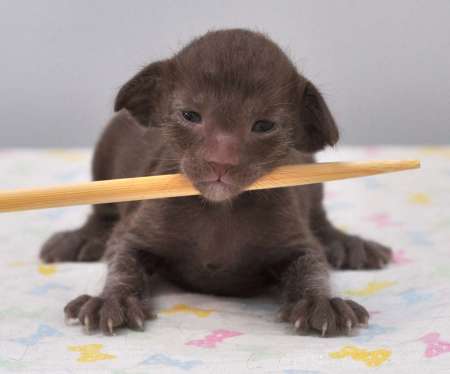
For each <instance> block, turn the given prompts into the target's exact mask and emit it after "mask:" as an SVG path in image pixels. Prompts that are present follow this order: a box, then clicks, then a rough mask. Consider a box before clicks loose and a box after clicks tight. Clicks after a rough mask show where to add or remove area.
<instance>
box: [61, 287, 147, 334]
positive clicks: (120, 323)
mask: <svg viewBox="0 0 450 374" xmlns="http://www.w3.org/2000/svg"><path fill="white" fill-rule="evenodd" d="M64 314H65V317H66V320H68V321H70V320H73V319H77V320H78V321H79V322H80V323H81V325H82V326H83V328H84V331H85V332H86V333H90V332H92V331H94V330H96V329H98V328H99V329H100V330H101V331H102V332H103V334H105V335H114V333H115V331H116V330H117V329H118V328H120V327H128V328H130V329H133V330H139V331H143V330H144V328H145V321H146V320H148V319H151V318H154V316H153V315H152V314H151V313H149V311H148V310H147V308H146V307H145V305H144V304H143V302H142V301H141V300H140V299H138V298H137V297H135V296H128V297H116V296H111V297H106V298H103V297H92V296H89V295H82V296H79V297H77V298H76V299H74V300H72V301H71V302H70V303H68V304H67V305H66V307H65V308H64Z"/></svg>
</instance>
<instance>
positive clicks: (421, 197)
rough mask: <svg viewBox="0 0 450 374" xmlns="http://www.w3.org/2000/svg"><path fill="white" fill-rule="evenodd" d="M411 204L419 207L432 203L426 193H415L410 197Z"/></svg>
mask: <svg viewBox="0 0 450 374" xmlns="http://www.w3.org/2000/svg"><path fill="white" fill-rule="evenodd" d="M408 200H409V202H410V203H412V204H417V205H428V204H430V202H431V199H430V197H429V196H428V195H427V194H425V193H415V194H412V195H411V196H410V197H409V199H408Z"/></svg>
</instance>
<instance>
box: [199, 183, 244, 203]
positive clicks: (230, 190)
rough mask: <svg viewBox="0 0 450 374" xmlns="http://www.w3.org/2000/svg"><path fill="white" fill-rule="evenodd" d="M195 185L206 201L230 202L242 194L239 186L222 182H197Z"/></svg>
mask: <svg viewBox="0 0 450 374" xmlns="http://www.w3.org/2000/svg"><path fill="white" fill-rule="evenodd" d="M194 185H195V187H196V188H197V189H198V190H199V191H200V193H201V194H202V196H203V197H204V198H205V199H206V200H209V201H211V202H217V203H220V202H223V201H229V200H231V199H232V198H233V197H236V196H237V195H239V193H240V192H241V189H240V188H239V187H238V186H235V185H232V184H229V183H225V182H222V181H213V182H197V183H194Z"/></svg>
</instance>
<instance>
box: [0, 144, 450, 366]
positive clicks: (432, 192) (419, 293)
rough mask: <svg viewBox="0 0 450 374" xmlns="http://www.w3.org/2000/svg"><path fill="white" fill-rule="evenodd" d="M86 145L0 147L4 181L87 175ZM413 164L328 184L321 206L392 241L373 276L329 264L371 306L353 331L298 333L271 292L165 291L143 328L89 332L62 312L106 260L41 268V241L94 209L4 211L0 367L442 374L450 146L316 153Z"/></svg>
mask: <svg viewBox="0 0 450 374" xmlns="http://www.w3.org/2000/svg"><path fill="white" fill-rule="evenodd" d="M90 157H91V153H90V152H88V151H86V150H40V151H37V150H14V149H12V150H0V175H1V176H2V178H1V182H0V188H3V189H10V188H19V187H31V186H45V185H54V184H63V183H71V182H79V181H86V180H89V174H90V165H89V162H90ZM406 158H418V159H421V160H422V169H420V170H414V171H408V172H403V173H394V174H386V175H379V176H374V177H367V178H358V179H353V180H346V181H339V182H330V183H328V184H327V187H326V206H327V209H328V212H329V215H330V217H331V218H332V219H333V221H334V222H336V223H337V224H338V226H339V227H341V228H342V229H344V230H347V231H349V232H353V233H358V234H361V235H365V236H366V237H368V238H372V239H375V240H379V241H381V242H383V243H385V244H387V245H390V246H392V248H393V249H394V251H395V261H394V263H393V264H392V265H390V266H389V267H388V268H387V269H385V270H381V271H346V272H335V273H333V276H332V281H333V286H334V288H335V291H336V293H337V294H340V295H343V296H345V297H351V298H353V299H354V300H356V301H358V302H360V303H361V304H363V305H364V306H366V307H367V309H368V310H369V311H370V313H371V320H370V324H369V327H368V328H367V329H360V330H359V331H358V332H357V333H356V334H354V335H353V336H346V337H339V338H319V337H316V336H298V335H296V334H295V333H294V331H293V329H292V328H291V327H290V326H288V325H287V324H283V323H280V322H277V321H276V314H277V310H278V305H277V304H276V302H275V301H274V300H273V299H272V298H270V297H269V296H267V297H258V298H250V299H237V298H225V297H213V296H207V295H199V294H191V293H186V292H184V291H182V290H179V289H177V288H175V287H173V286H170V285H164V284H163V285H162V287H161V289H160V290H159V291H158V292H157V295H156V296H155V298H154V299H153V302H152V303H153V305H154V308H155V311H156V313H157V314H158V318H157V319H156V320H154V321H151V322H148V323H147V328H146V331H145V332H133V331H128V330H121V331H119V332H118V334H117V336H115V337H104V336H102V335H101V334H100V333H93V334H91V335H85V334H84V333H83V331H82V329H81V328H80V326H66V325H65V324H64V318H63V313H62V308H63V307H64V305H65V304H66V302H68V301H69V300H71V299H72V298H74V297H76V296H78V295H80V294H82V293H94V294H95V293H96V292H98V291H99V290H100V289H101V287H102V285H103V281H104V275H105V265H104V264H101V263H93V264H85V263H83V264H81V263H66V264H56V265H44V264H40V263H39V261H38V251H39V247H40V245H41V244H42V242H43V241H44V240H45V239H46V238H47V237H48V236H49V235H50V234H51V233H53V232H55V231H57V230H62V229H67V228H75V227H77V226H78V225H80V224H81V223H82V221H83V219H84V218H85V216H86V214H87V212H88V211H89V207H70V208H60V209H49V210H41V211H30V212H22V213H14V214H12V213H8V214H0V284H1V288H0V291H1V296H2V299H1V302H0V372H5V373H11V372H22V373H40V372H42V373H66V372H73V373H75V372H79V373H90V372H92V373H113V374H140V373H151V372H155V373H178V372H180V373H181V372H192V373H286V374H287V373H289V374H294V373H295V374H319V373H346V374H348V373H358V374H359V373H363V372H366V371H367V372H370V371H377V369H379V370H381V371H382V372H392V373H408V374H410V373H416V372H417V373H450V291H449V290H450V257H449V253H450V241H449V239H450V235H449V234H450V209H449V208H450V190H449V187H450V147H447V148H446V147H441V148H423V147H410V148H393V147H376V148H373V147H371V148H361V147H358V148H355V147H342V148H340V149H337V150H331V151H327V152H326V153H323V154H321V155H320V160H322V161H334V160H367V159H406Z"/></svg>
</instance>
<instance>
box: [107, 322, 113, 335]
mask: <svg viewBox="0 0 450 374" xmlns="http://www.w3.org/2000/svg"><path fill="white" fill-rule="evenodd" d="M106 324H107V325H108V332H109V334H110V335H114V326H113V320H112V319H111V318H108V321H106Z"/></svg>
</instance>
